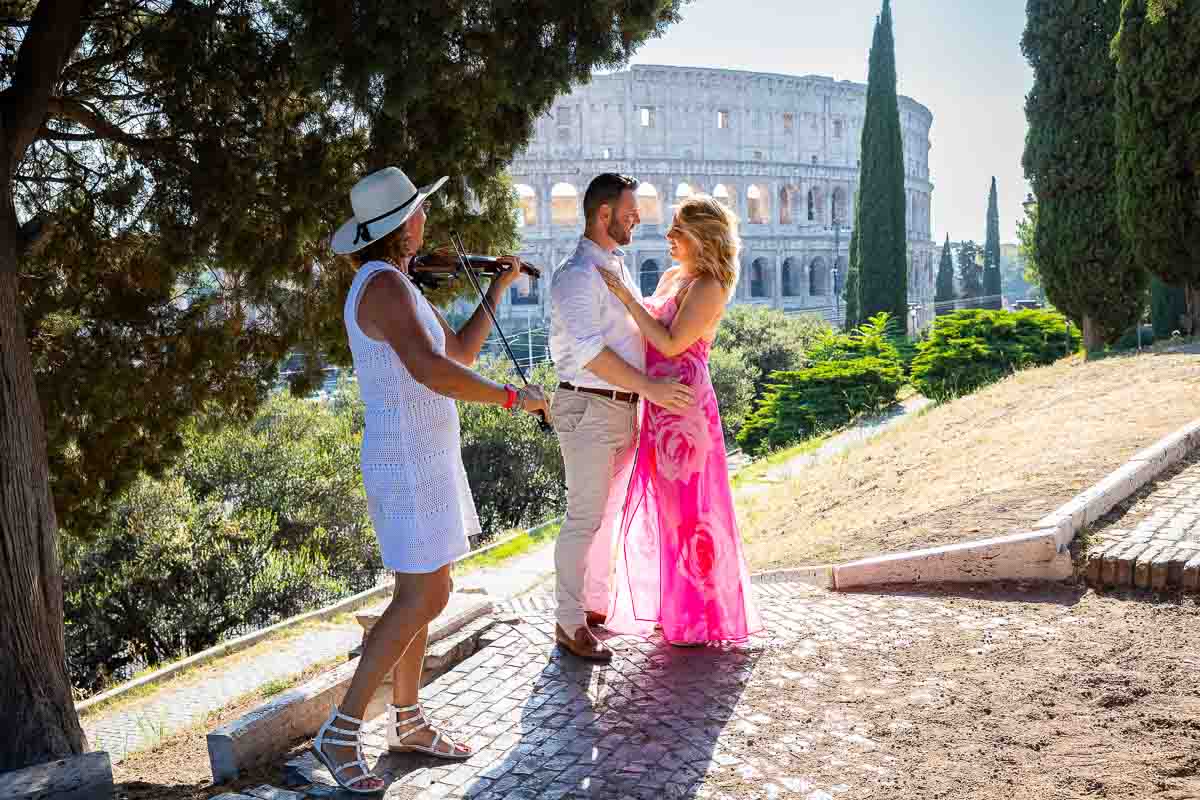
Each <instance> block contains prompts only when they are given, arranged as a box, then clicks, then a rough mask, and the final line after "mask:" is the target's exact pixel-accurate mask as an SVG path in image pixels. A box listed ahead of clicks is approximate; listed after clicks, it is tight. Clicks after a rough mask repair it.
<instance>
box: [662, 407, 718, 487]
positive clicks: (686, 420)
mask: <svg viewBox="0 0 1200 800" xmlns="http://www.w3.org/2000/svg"><path fill="white" fill-rule="evenodd" d="M650 430H651V434H652V435H653V437H654V458H655V464H656V466H657V467H658V473H659V475H660V476H661V477H662V478H664V479H665V480H668V481H688V480H691V478H692V476H693V475H695V474H696V473H697V472H699V471H700V470H702V469H704V465H705V462H707V461H708V454H709V451H711V450H712V444H713V443H712V437H711V436H710V435H709V432H708V422H707V420H706V419H705V417H704V415H703V414H697V413H692V414H686V415H683V416H680V415H679V414H671V413H670V412H667V411H665V410H664V411H662V413H657V414H653V415H651V417H650Z"/></svg>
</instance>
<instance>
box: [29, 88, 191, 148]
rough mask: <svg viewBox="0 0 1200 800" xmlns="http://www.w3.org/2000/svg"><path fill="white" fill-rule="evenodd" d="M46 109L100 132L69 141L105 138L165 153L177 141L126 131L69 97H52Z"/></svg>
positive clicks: (60, 117)
mask: <svg viewBox="0 0 1200 800" xmlns="http://www.w3.org/2000/svg"><path fill="white" fill-rule="evenodd" d="M46 110H47V113H49V115H50V116H53V117H56V118H58V119H66V120H70V121H71V122H74V123H76V124H77V125H81V126H83V127H84V128H87V129H88V130H90V131H91V132H92V133H93V134H98V136H91V137H87V138H82V139H79V138H68V139H66V140H67V141H91V140H92V139H96V138H105V139H110V140H112V141H114V142H118V143H120V144H123V145H125V146H127V147H132V148H134V149H135V150H143V151H151V152H157V153H160V154H163V155H170V154H171V151H170V150H169V149H168V148H167V145H169V144H172V143H174V142H175V140H174V139H143V138H141V137H138V136H134V135H133V134H130V133H126V132H125V131H124V130H122V129H121V128H120V127H118V126H116V125H114V124H112V123H111V122H109V121H108V120H106V119H104V118H103V117H102V116H100V115H99V114H97V113H96V112H95V111H93V110H92V109H90V108H88V107H87V106H86V105H84V104H83V103H81V102H79V101H78V100H72V99H70V98H67V97H51V98H50V99H49V100H48V101H47V103H46ZM50 133H51V134H55V135H52V136H49V137H47V138H51V139H60V138H63V137H66V136H86V135H85V134H62V133H60V132H58V131H50Z"/></svg>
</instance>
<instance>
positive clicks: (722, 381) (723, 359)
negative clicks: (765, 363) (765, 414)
mask: <svg viewBox="0 0 1200 800" xmlns="http://www.w3.org/2000/svg"><path fill="white" fill-rule="evenodd" d="M708 372H709V375H710V376H711V377H712V385H713V392H715V393H716V395H717V407H718V408H719V409H720V411H721V427H722V428H723V429H724V431H725V439H726V440H727V441H734V440H735V437H736V436H737V433H738V431H739V430H741V428H742V423H744V422H745V420H746V417H747V416H748V415H749V414H750V409H751V408H752V406H753V403H754V394H755V389H754V382H755V381H756V380H757V379H758V378H759V375H760V373H759V371H758V369H757V368H756V367H755V366H754V361H753V359H752V358H751V356H750V355H749V354H748V353H747V352H746V351H745V350H743V349H742V348H740V347H735V348H732V349H726V348H724V347H714V348H712V351H711V352H710V353H709V356H708Z"/></svg>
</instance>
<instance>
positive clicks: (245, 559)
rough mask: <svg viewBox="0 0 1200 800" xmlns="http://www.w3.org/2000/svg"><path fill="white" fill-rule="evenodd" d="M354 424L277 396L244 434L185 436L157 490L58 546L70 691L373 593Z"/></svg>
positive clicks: (142, 492) (345, 413)
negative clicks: (180, 452) (337, 601)
mask: <svg viewBox="0 0 1200 800" xmlns="http://www.w3.org/2000/svg"><path fill="white" fill-rule="evenodd" d="M360 434H361V416H356V414H355V413H354V409H353V408H352V407H351V406H349V405H346V404H343V405H342V406H340V407H339V408H337V409H335V410H334V411H333V412H331V411H330V410H327V409H325V408H323V407H321V406H319V405H317V404H315V403H308V402H305V401H301V400H295V399H292V398H289V397H285V396H276V397H274V398H272V399H271V400H270V401H269V402H268V403H267V404H266V405H265V406H264V408H263V409H262V410H261V412H260V413H259V414H258V415H257V416H256V417H255V418H254V419H253V420H252V421H251V422H250V423H248V424H239V425H230V426H227V427H223V428H220V429H217V430H213V431H205V430H204V428H203V427H202V426H201V425H197V424H191V425H189V426H187V427H186V428H185V429H184V431H183V436H184V439H185V450H184V455H183V456H182V457H181V458H180V459H179V460H178V461H177V463H176V464H175V466H174V467H173V468H172V469H170V470H169V471H168V472H167V474H166V475H164V476H163V477H162V478H161V479H154V478H151V477H149V476H142V477H140V478H138V479H137V480H136V481H134V482H133V483H132V484H130V485H129V486H128V487H127V488H126V490H125V491H123V492H122V493H121V495H120V496H119V498H118V499H117V501H116V502H115V503H114V504H113V506H112V507H111V508H110V510H109V515H108V517H107V519H106V524H104V525H103V526H101V527H99V528H98V529H97V530H96V531H95V533H94V535H93V536H92V537H91V538H90V540H88V541H83V540H80V539H75V538H71V537H68V538H66V539H64V540H63V555H64V599H65V611H66V614H65V616H66V622H67V629H66V633H67V653H68V663H69V666H70V670H71V675H72V682H73V683H74V684H75V685H76V686H78V687H81V688H84V689H87V690H95V689H98V688H101V687H102V686H103V685H104V684H105V683H107V682H108V681H110V680H111V679H112V678H113V677H114V676H122V677H124V676H125V675H126V673H127V672H128V671H129V670H131V669H136V668H138V667H141V666H146V665H151V664H157V663H160V662H163V661H167V660H170V659H173V658H178V657H181V656H185V655H188V654H191V653H194V652H196V651H198V650H202V649H204V648H206V647H209V646H211V645H213V644H215V643H217V642H218V641H220V640H221V639H222V638H223V637H225V636H227V635H229V634H231V633H238V632H242V631H246V630H251V629H254V628H258V627H262V626H265V625H268V624H271V623H273V622H275V621H277V620H278V619H280V618H282V617H286V616H289V615H292V614H295V613H298V612H300V611H303V610H306V609H308V608H312V607H315V606H318V605H321V604H323V603H325V602H329V601H331V600H333V599H335V598H337V597H340V596H344V595H346V594H349V593H351V592H354V591H359V590H361V589H364V588H366V587H368V586H370V585H372V584H373V583H374V582H375V580H376V577H377V576H378V574H379V570H380V564H379V555H378V548H377V545H376V542H375V536H374V533H373V531H372V529H371V523H370V519H369V517H368V515H367V508H366V499H365V496H364V494H363V490H362V481H361V478H360V475H359V466H358V437H359V435H360Z"/></svg>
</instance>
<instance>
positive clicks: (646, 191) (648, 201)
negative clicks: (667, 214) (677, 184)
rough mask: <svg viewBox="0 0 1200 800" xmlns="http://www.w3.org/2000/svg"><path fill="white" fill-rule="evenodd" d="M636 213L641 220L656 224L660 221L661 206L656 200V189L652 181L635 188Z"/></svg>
mask: <svg viewBox="0 0 1200 800" xmlns="http://www.w3.org/2000/svg"><path fill="white" fill-rule="evenodd" d="M637 204H638V215H639V216H640V217H641V218H642V222H644V223H648V224H650V225H657V224H658V223H660V222H662V206H661V205H660V204H659V202H658V189H655V188H654V184H652V183H643V184H640V185H639V186H638V189H637Z"/></svg>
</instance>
